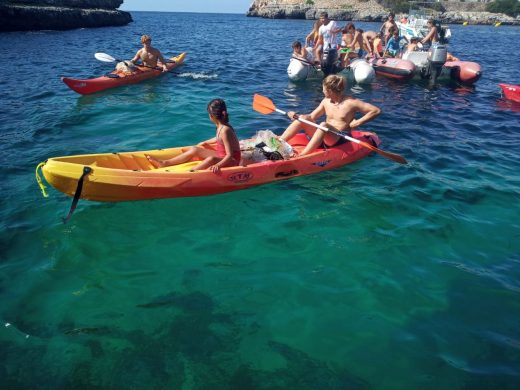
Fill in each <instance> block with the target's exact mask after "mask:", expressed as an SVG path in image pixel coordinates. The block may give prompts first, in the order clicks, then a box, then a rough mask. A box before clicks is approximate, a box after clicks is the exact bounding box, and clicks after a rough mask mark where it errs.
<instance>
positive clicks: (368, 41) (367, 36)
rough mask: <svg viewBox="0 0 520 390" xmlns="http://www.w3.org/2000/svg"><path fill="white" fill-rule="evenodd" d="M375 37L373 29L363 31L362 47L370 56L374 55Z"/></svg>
mask: <svg viewBox="0 0 520 390" xmlns="http://www.w3.org/2000/svg"><path fill="white" fill-rule="evenodd" d="M376 38H377V33H376V32H375V31H365V32H364V33H363V49H364V50H365V51H366V52H368V54H369V55H370V56H373V55H374V40H375V39H376Z"/></svg>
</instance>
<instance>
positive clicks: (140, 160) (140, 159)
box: [132, 154, 155, 171]
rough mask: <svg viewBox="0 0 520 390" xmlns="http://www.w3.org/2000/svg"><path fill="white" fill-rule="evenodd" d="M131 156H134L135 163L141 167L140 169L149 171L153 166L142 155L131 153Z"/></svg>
mask: <svg viewBox="0 0 520 390" xmlns="http://www.w3.org/2000/svg"><path fill="white" fill-rule="evenodd" d="M132 157H133V158H134V161H135V162H136V163H137V165H139V166H140V167H141V168H140V169H141V170H143V171H149V170H150V169H154V168H155V167H154V166H153V165H152V163H151V162H150V161H148V159H147V158H146V157H145V156H144V155H141V154H133V155H132Z"/></svg>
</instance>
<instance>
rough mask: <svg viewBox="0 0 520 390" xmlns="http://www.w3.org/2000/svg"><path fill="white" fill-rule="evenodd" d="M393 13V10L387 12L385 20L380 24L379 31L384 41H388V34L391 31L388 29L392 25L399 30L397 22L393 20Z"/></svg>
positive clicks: (389, 34)
mask: <svg viewBox="0 0 520 390" xmlns="http://www.w3.org/2000/svg"><path fill="white" fill-rule="evenodd" d="M394 18H395V15H394V13H393V12H390V13H389V14H388V18H387V19H386V22H384V23H383V25H382V26H381V29H380V32H381V34H383V38H384V42H385V43H386V42H388V39H390V36H391V35H392V33H391V32H390V29H391V28H392V27H393V28H395V29H396V30H397V31H399V27H397V23H396V22H395V20H394Z"/></svg>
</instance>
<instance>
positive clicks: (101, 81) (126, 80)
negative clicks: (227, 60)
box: [61, 53, 186, 95]
mask: <svg viewBox="0 0 520 390" xmlns="http://www.w3.org/2000/svg"><path fill="white" fill-rule="evenodd" d="M185 56H186V53H182V54H180V55H178V56H177V57H172V58H170V60H171V61H173V62H170V63H168V64H167V65H166V66H167V67H168V70H172V69H175V68H176V67H177V66H179V65H181V64H182V63H183V62H184V57H185ZM137 68H138V69H139V70H138V71H137V72H135V73H132V74H129V75H124V74H119V73H118V72H116V71H113V72H112V73H111V75H114V77H108V76H101V77H96V78H94V79H84V80H81V79H73V78H69V77H62V78H61V80H62V81H63V82H64V83H65V84H66V85H67V86H68V87H69V88H70V89H72V90H73V91H75V92H77V93H79V94H81V95H89V94H91V93H96V92H100V91H104V90H105V89H109V88H115V87H119V86H121V85H129V84H136V83H139V82H141V81H143V80H148V79H151V78H155V77H158V76H161V75H162V74H164V72H163V71H162V70H158V69H150V68H146V67H142V66H138V67H137Z"/></svg>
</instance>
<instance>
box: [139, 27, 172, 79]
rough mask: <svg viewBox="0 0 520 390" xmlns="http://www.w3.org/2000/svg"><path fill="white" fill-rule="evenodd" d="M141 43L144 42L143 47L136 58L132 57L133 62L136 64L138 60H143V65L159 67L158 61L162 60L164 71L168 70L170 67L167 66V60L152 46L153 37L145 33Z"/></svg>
mask: <svg viewBox="0 0 520 390" xmlns="http://www.w3.org/2000/svg"><path fill="white" fill-rule="evenodd" d="M141 43H142V44H143V48H142V49H139V50H138V51H137V53H136V54H135V56H134V58H132V59H131V62H132V63H133V64H135V63H136V61H139V60H141V62H142V64H143V65H145V66H149V67H151V68H155V67H157V66H158V65H157V64H158V62H160V63H161V68H162V70H163V72H167V71H168V67H167V66H166V60H165V59H164V57H163V56H162V54H161V52H160V51H159V50H158V49H156V48H155V47H152V37H151V36H149V35H143V36H142V37H141Z"/></svg>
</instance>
